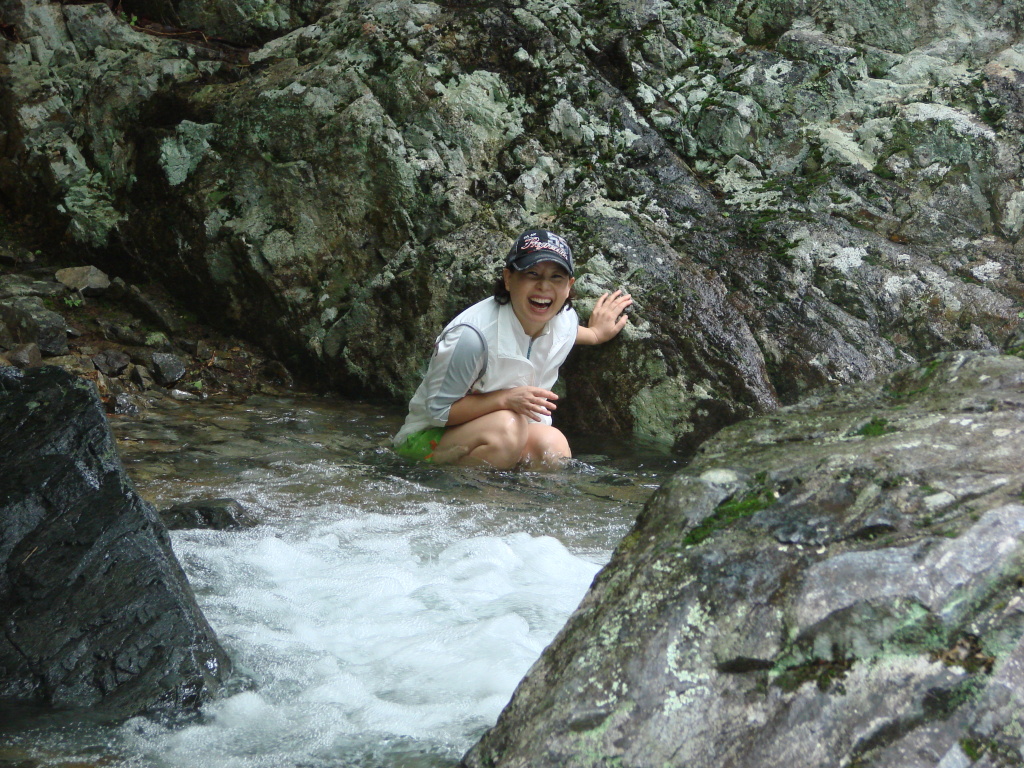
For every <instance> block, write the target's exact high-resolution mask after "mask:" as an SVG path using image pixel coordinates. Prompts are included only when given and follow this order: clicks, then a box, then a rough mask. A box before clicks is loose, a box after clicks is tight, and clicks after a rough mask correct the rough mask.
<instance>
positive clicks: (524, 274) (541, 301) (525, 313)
mask: <svg viewBox="0 0 1024 768" xmlns="http://www.w3.org/2000/svg"><path fill="white" fill-rule="evenodd" d="M503 275H504V278H505V288H507V289H508V292H509V294H511V296H512V301H511V304H512V311H513V312H515V314H516V317H517V318H518V319H519V322H520V324H521V325H522V326H523V330H524V331H526V334H527V335H528V336H536V335H537V334H539V333H540V332H541V331H542V330H544V325H545V324H546V323H547V322H548V321H549V320H550V319H551V318H553V317H554V316H555V315H556V314H558V312H559V311H560V310H561V309H562V307H563V306H564V305H565V301H566V299H568V298H569V289H570V288H572V284H573V283H575V282H576V279H575V278H572V277H569V273H568V272H566V271H565V269H564V268H563V267H560V266H559V265H558V264H556V263H555V262H553V261H541V262H538V263H537V264H534V265H533V266H532V267H529V268H527V269H524V270H523V271H521V272H516V271H514V270H511V269H508V268H507V267H506V268H505V271H504V272H503Z"/></svg>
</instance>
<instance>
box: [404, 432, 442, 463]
mask: <svg viewBox="0 0 1024 768" xmlns="http://www.w3.org/2000/svg"><path fill="white" fill-rule="evenodd" d="M444 431H445V428H444V427H431V428H430V429H422V430H420V431H419V432H413V433H412V434H411V435H409V436H408V437H407V438H405V440H403V441H402V444H401V445H399V446H396V447H395V453H397V454H398V455H399V456H404V457H405V458H407V459H415V460H416V461H433V460H434V449H435V448H437V444H438V443H439V442H441V438H442V437H443V436H444Z"/></svg>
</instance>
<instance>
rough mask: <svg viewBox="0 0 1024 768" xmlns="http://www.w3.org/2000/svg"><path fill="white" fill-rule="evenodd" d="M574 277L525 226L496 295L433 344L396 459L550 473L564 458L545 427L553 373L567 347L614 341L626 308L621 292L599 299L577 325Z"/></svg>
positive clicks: (554, 238) (549, 238) (554, 244)
mask: <svg viewBox="0 0 1024 768" xmlns="http://www.w3.org/2000/svg"><path fill="white" fill-rule="evenodd" d="M573 272H574V266H573V258H572V250H571V249H570V248H569V244H568V243H567V242H566V241H565V240H564V239H563V238H562V237H560V236H559V235H556V234H554V233H553V232H549V231H547V230H544V229H531V230H527V231H526V232H524V233H523V234H522V235H520V236H519V237H518V238H517V239H516V241H515V243H514V244H513V245H512V248H511V250H510V251H509V253H508V256H507V257H506V258H505V267H504V269H503V270H502V273H501V278H500V279H499V280H498V283H497V284H496V286H495V291H494V296H492V297H491V298H488V299H484V300H483V301H481V302H479V303H477V304H474V305H473V306H471V307H470V308H469V309H467V310H465V311H464V312H462V313H461V314H460V315H458V316H457V317H456V318H455V319H454V320H452V321H451V322H450V323H449V324H448V325H447V326H446V327H445V329H444V331H442V332H441V335H440V336H438V337H437V341H436V342H435V344H434V354H433V356H432V357H431V360H430V366H429V368H428V369H427V373H426V375H425V376H424V378H423V381H422V382H421V383H420V386H419V388H418V389H417V390H416V393H415V394H414V395H413V398H412V400H411V402H410V403H409V415H408V416H407V418H406V420H405V425H404V426H403V427H402V429H401V430H400V431H399V432H398V434H397V435H395V438H394V444H395V450H396V451H397V452H398V453H399V454H401V455H403V456H406V457H407V458H411V459H418V460H424V461H433V462H437V463H452V464H464V465H484V466H492V467H496V468H498V469H511V468H513V467H516V466H523V467H526V468H531V469H537V468H550V467H555V466H558V464H560V463H561V461H562V460H564V459H567V458H569V457H570V456H571V455H572V453H571V451H570V449H569V443H568V441H567V440H566V439H565V436H564V435H563V434H562V433H561V431H559V430H558V429H557V428H555V427H554V426H552V423H551V414H552V412H553V411H554V410H555V407H556V405H555V400H557V399H558V396H557V395H556V394H555V393H554V392H552V391H551V388H552V387H553V386H554V384H555V381H556V380H557V378H558V369H559V367H560V366H561V365H562V363H563V362H565V359H566V357H567V356H568V354H569V352H570V351H571V349H572V347H573V345H574V344H601V343H603V342H605V341H607V340H608V339H611V338H612V337H614V336H615V335H616V334H618V332H619V331H621V330H622V328H623V327H624V326H625V324H626V322H627V318H626V315H625V314H624V311H625V309H626V307H628V306H629V305H630V304H631V303H632V299H631V298H630V297H629V295H628V294H624V293H623V292H622V291H616V292H615V293H613V294H604V295H603V296H601V298H600V299H598V301H597V304H596V305H595V307H594V311H593V312H592V313H591V316H590V321H589V323H588V324H587V326H586V327H584V326H581V325H580V324H579V320H578V318H577V316H576V312H575V310H573V309H572V302H571V296H572V286H573V283H574V282H575V278H574V277H573Z"/></svg>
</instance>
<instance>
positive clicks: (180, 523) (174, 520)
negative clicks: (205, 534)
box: [160, 499, 256, 531]
mask: <svg viewBox="0 0 1024 768" xmlns="http://www.w3.org/2000/svg"><path fill="white" fill-rule="evenodd" d="M160 517H161V518H162V519H163V521H164V523H165V524H166V525H167V527H168V528H169V529H171V530H172V531H173V530H178V529H182V528H210V529H213V530H215V531H232V530H236V529H239V528H251V527H252V526H254V525H256V520H255V519H254V518H253V517H252V515H250V514H249V513H248V512H246V511H245V508H244V507H243V506H242V505H241V504H239V503H238V502H237V501H235V500H234V499H200V500H197V501H187V502H183V503H181V504H175V505H174V506H171V507H168V508H167V509H161V510H160Z"/></svg>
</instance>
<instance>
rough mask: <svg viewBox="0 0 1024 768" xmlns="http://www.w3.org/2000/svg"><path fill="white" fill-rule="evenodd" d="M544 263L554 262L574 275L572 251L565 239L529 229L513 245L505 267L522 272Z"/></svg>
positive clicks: (544, 230)
mask: <svg viewBox="0 0 1024 768" xmlns="http://www.w3.org/2000/svg"><path fill="white" fill-rule="evenodd" d="M542 261H553V262H555V264H558V265H559V266H560V267H562V268H563V269H565V271H566V272H568V273H569V274H570V275H572V274H573V265H572V249H571V248H570V247H569V244H568V243H567V242H565V238H563V237H560V236H558V235H556V234H555V233H554V232H548V231H547V230H546V229H528V230H526V231H525V232H523V234H521V235H520V236H519V237H518V238H516V241H515V243H514V244H513V245H512V249H511V250H510V251H509V252H508V256H506V257H505V266H506V267H508V268H509V269H514V270H515V271H517V272H521V271H522V270H524V269H529V268H530V267H532V266H533V265H534V264H537V263H539V262H542Z"/></svg>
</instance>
